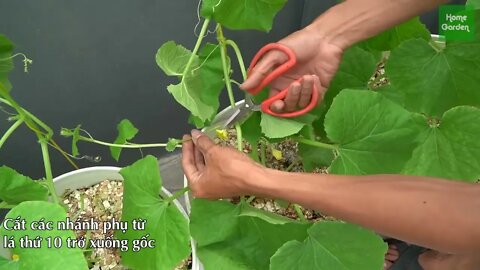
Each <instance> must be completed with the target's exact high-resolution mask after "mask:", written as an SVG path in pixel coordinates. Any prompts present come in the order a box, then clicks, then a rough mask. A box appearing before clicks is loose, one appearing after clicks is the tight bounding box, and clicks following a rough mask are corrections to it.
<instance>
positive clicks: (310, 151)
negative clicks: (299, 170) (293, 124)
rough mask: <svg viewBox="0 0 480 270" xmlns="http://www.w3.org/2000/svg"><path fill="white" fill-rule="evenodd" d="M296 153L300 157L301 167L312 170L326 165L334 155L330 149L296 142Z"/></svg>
mask: <svg viewBox="0 0 480 270" xmlns="http://www.w3.org/2000/svg"><path fill="white" fill-rule="evenodd" d="M298 155H299V156H300V157H301V158H302V164H303V169H304V170H305V171H306V172H312V171H314V170H315V169H317V168H320V167H328V166H330V165H331V164H332V161H333V160H334V158H335V156H334V154H333V151H332V150H329V149H323V148H318V147H312V146H310V145H305V144H302V143H299V144H298Z"/></svg>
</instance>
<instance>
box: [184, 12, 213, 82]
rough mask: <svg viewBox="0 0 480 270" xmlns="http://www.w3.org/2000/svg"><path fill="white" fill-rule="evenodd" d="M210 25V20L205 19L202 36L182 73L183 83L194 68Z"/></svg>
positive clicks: (199, 37) (199, 36)
mask: <svg viewBox="0 0 480 270" xmlns="http://www.w3.org/2000/svg"><path fill="white" fill-rule="evenodd" d="M209 23H210V19H205V21H203V25H202V30H201V31H200V35H198V39H197V42H196V43H195V47H194V48H193V51H192V55H191V56H190V58H189V59H188V62H187V64H186V65H185V69H184V70H183V73H182V81H183V79H184V78H185V75H187V73H188V72H189V71H190V67H191V66H192V63H193V60H194V59H195V57H196V56H197V53H198V50H199V49H200V45H202V41H203V37H204V36H205V33H206V32H207V30H208V24H209Z"/></svg>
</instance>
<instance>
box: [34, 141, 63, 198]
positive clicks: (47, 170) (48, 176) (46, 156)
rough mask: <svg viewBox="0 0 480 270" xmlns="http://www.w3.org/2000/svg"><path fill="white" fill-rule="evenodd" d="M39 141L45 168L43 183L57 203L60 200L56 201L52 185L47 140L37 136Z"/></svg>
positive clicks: (55, 193)
mask: <svg viewBox="0 0 480 270" xmlns="http://www.w3.org/2000/svg"><path fill="white" fill-rule="evenodd" d="M39 140H40V146H41V147H42V156H43V165H44V166H45V181H46V182H45V183H46V184H47V187H48V190H49V191H50V195H51V196H52V198H53V202H55V203H59V202H60V200H59V199H58V196H57V192H56V190H55V186H54V184H53V175H52V167H51V165H50V155H49V154H48V144H47V140H46V139H45V138H43V137H41V136H39Z"/></svg>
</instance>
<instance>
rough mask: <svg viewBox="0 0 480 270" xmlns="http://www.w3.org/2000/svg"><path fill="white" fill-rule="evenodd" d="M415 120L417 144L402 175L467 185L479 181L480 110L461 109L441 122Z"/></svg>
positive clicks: (456, 108) (462, 107) (420, 118)
mask: <svg viewBox="0 0 480 270" xmlns="http://www.w3.org/2000/svg"><path fill="white" fill-rule="evenodd" d="M417 119H418V121H417V123H419V124H420V125H421V128H422V130H421V132H420V133H419V135H418V138H419V142H420V143H419V145H418V147H417V148H416V149H415V151H414V152H413V155H412V158H411V159H410V161H409V162H408V163H407V166H406V168H405V171H404V172H405V173H407V174H415V175H423V176H431V177H439V178H446V179H452V180H463V181H469V182H475V181H477V180H478V179H479V178H480V141H479V140H478V134H480V126H479V125H478V119H480V109H478V108H474V107H468V106H460V107H455V108H453V109H450V110H448V111H447V112H446V113H445V114H444V115H443V117H442V118H441V119H440V120H434V119H426V118H425V117H423V116H418V117H417Z"/></svg>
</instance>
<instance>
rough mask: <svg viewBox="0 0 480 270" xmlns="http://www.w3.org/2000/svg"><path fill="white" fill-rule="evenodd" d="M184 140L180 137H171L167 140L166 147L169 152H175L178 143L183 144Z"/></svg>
mask: <svg viewBox="0 0 480 270" xmlns="http://www.w3.org/2000/svg"><path fill="white" fill-rule="evenodd" d="M182 142H183V141H182V140H179V139H173V138H169V139H168V142H167V147H165V149H166V150H167V151H168V152H173V151H175V149H176V148H177V145H179V144H181V143H182Z"/></svg>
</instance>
